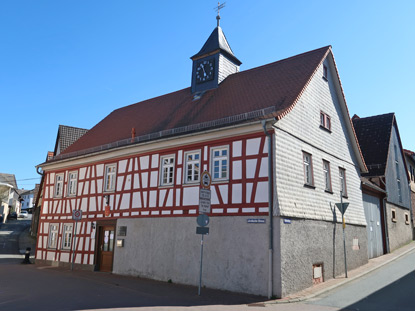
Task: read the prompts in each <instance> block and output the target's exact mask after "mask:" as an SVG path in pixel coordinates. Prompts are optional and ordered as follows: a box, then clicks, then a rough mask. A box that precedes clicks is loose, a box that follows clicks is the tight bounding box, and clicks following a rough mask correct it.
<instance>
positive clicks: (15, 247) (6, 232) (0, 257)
mask: <svg viewBox="0 0 415 311" xmlns="http://www.w3.org/2000/svg"><path fill="white" fill-rule="evenodd" d="M30 222H31V218H23V219H22V218H19V219H10V220H8V221H7V223H5V224H3V223H2V224H0V264H6V263H20V262H21V261H22V253H21V250H20V249H19V236H20V234H21V233H22V232H23V231H24V230H26V229H27V228H28V227H29V226H30Z"/></svg>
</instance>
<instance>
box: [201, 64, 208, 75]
mask: <svg viewBox="0 0 415 311" xmlns="http://www.w3.org/2000/svg"><path fill="white" fill-rule="evenodd" d="M200 67H202V69H203V76H204V77H206V76H207V74H206V71H205V66H203V64H200Z"/></svg>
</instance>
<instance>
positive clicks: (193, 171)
mask: <svg viewBox="0 0 415 311" xmlns="http://www.w3.org/2000/svg"><path fill="white" fill-rule="evenodd" d="M196 156H197V159H195V157H196ZM189 157H191V159H189ZM200 157H201V152H200V150H197V151H188V152H185V153H184V168H183V171H184V172H183V173H184V183H185V184H193V183H198V182H200V172H201V169H200Z"/></svg>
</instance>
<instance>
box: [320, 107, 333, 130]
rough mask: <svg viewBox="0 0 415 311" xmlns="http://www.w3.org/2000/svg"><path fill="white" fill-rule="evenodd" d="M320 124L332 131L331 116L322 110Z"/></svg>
mask: <svg viewBox="0 0 415 311" xmlns="http://www.w3.org/2000/svg"><path fill="white" fill-rule="evenodd" d="M320 126H321V127H322V128H325V129H326V130H329V131H331V119H330V116H329V115H328V114H326V113H324V112H322V111H321V112H320Z"/></svg>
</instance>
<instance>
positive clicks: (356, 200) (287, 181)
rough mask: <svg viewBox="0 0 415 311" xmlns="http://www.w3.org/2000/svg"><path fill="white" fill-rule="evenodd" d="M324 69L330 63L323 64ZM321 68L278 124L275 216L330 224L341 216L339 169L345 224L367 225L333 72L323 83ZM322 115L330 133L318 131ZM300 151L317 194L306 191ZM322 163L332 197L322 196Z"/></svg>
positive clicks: (356, 171)
mask: <svg viewBox="0 0 415 311" xmlns="http://www.w3.org/2000/svg"><path fill="white" fill-rule="evenodd" d="M325 63H326V64H327V66H330V65H331V63H330V62H328V61H327V59H326V61H325ZM322 76H323V66H320V68H318V71H317V73H316V74H315V76H314V77H313V79H312V80H311V82H310V84H309V85H308V87H307V88H306V90H305V92H304V93H303V94H302V96H301V98H300V100H299V101H298V103H297V105H296V106H295V107H294V108H293V110H292V111H291V112H290V113H289V114H288V115H286V116H285V117H283V118H282V119H281V120H279V121H278V122H276V124H275V126H276V127H277V129H276V130H275V161H276V163H275V167H276V187H277V190H276V191H277V200H278V202H277V211H276V213H277V214H279V215H282V216H289V217H299V218H306V219H316V220H327V221H333V217H334V216H333V213H335V214H336V215H337V220H338V221H340V220H341V215H340V213H339V212H338V211H337V208H336V207H335V206H334V203H338V202H340V180H339V167H342V168H345V169H346V183H347V192H348V198H347V199H345V201H346V202H349V203H350V205H349V207H348V209H347V211H346V214H345V218H346V222H348V223H353V224H361V225H365V224H366V220H365V216H364V209H363V201H362V192H361V189H360V169H359V166H358V164H357V161H356V156H355V154H354V152H353V150H352V148H351V140H350V139H351V138H350V137H348V134H347V130H346V126H345V122H346V120H348V119H349V116H348V115H346V116H343V113H342V110H341V107H340V103H339V99H338V95H337V93H336V91H335V85H334V83H333V79H334V78H336V79H337V77H333V75H332V71H331V70H329V76H328V81H326V80H325V79H323V78H322ZM320 111H323V112H324V113H326V114H328V115H329V116H330V117H331V133H330V132H328V131H326V130H324V129H321V128H320ZM303 151H305V152H308V153H310V154H311V155H312V161H313V173H314V185H315V189H310V188H307V187H305V186H304V168H303ZM323 159H324V160H326V161H329V162H330V168H331V181H332V190H333V194H330V193H327V192H325V182H324V173H323Z"/></svg>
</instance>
